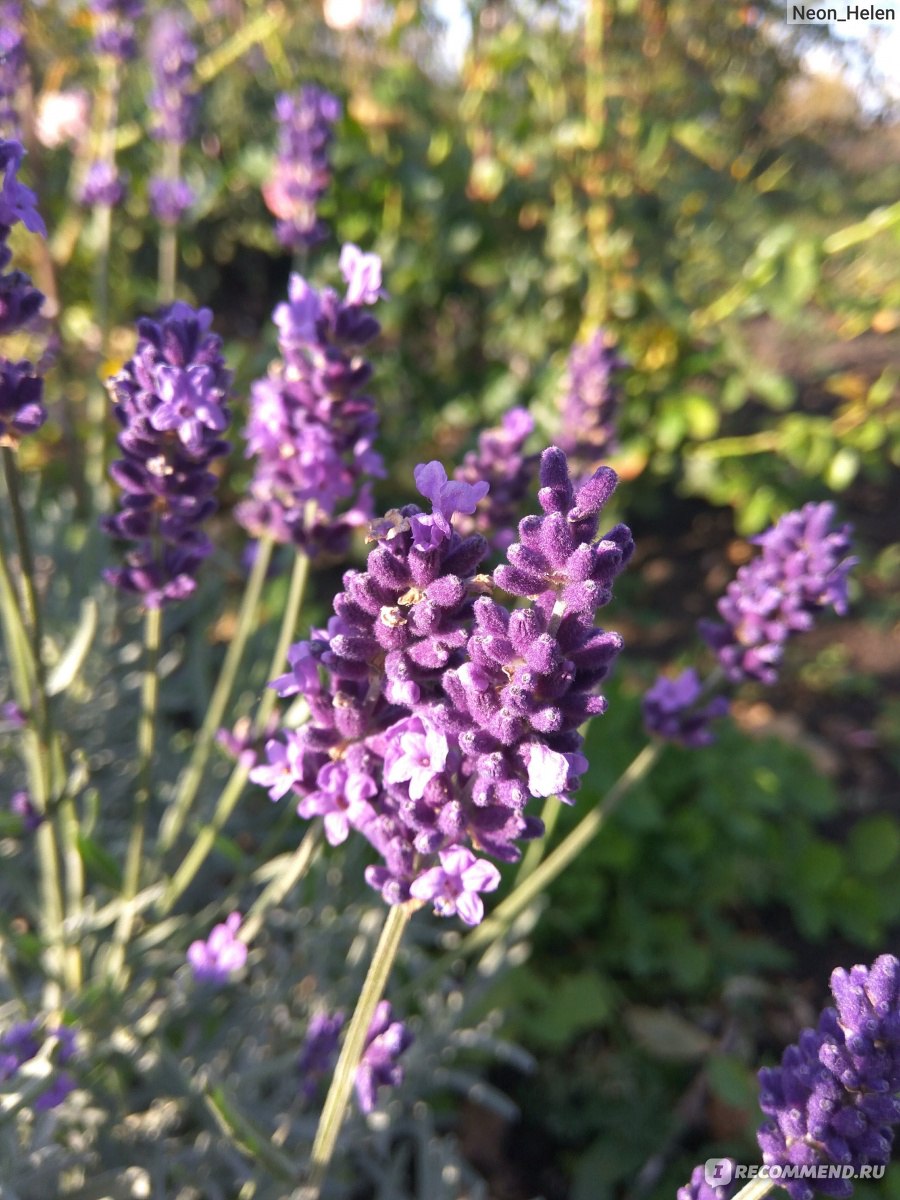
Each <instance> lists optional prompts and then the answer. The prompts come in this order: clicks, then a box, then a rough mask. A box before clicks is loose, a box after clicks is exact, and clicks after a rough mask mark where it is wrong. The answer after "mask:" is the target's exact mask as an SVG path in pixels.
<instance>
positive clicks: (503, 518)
mask: <svg viewBox="0 0 900 1200" xmlns="http://www.w3.org/2000/svg"><path fill="white" fill-rule="evenodd" d="M533 432H534V418H533V417H532V415H531V413H529V412H528V411H527V409H524V408H511V409H510V410H509V412H507V413H505V414H504V416H503V420H502V422H501V424H500V425H499V426H498V427H497V428H494V429H486V430H485V431H484V432H483V433H482V434H480V435H479V438H478V448H477V450H470V451H469V453H468V454H467V455H466V456H465V458H464V459H463V461H462V465H461V466H459V467H457V468H456V470H455V471H454V472H453V475H454V478H455V479H459V480H461V481H462V482H463V483H472V484H474V483H478V482H480V481H483V482H485V483H487V484H488V485H489V486H490V489H491V490H490V491H489V492H488V494H487V495H486V496H485V497H484V499H483V500H481V501H480V502H479V504H478V507H477V508H476V510H475V512H474V514H473V515H472V516H471V517H461V518H460V519H459V520H458V521H457V528H458V529H459V531H460V533H474V532H478V533H482V534H484V536H485V537H486V538H487V539H488V543H489V544H490V546H491V549H492V550H499V551H501V552H502V551H504V550H506V549H507V547H508V546H509V545H511V543H512V542H514V541H515V539H516V518H517V517H518V514H519V512H520V511H521V507H522V502H523V500H524V499H525V497H526V495H527V494H528V490H529V488H530V487H531V483H532V480H533V479H534V474H535V471H536V470H537V455H536V454H526V453H525V450H524V446H525V443H526V442H527V441H528V439H529V437H530V436H531V434H532V433H533Z"/></svg>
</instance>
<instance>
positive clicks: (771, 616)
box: [644, 503, 857, 746]
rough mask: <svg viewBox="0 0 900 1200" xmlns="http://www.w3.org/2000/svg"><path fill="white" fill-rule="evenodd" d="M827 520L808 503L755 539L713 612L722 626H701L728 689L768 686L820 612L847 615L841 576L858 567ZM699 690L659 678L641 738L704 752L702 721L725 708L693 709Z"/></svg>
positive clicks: (696, 683)
mask: <svg viewBox="0 0 900 1200" xmlns="http://www.w3.org/2000/svg"><path fill="white" fill-rule="evenodd" d="M833 518H834V505H832V504H828V503H821V504H807V505H805V506H804V507H803V508H801V509H799V510H797V511H794V512H789V513H786V514H785V516H783V517H782V518H781V519H780V520H779V521H778V522H777V523H776V524H775V525H774V526H773V527H772V528H771V529H768V530H766V532H765V533H762V534H760V536H759V537H757V538H754V539H753V540H754V542H755V544H756V545H758V546H760V547H761V548H762V553H761V554H759V555H758V556H757V557H756V558H755V559H753V560H752V562H749V563H747V565H746V566H743V567H741V568H740V570H739V571H738V573H737V577H736V578H735V579H734V581H733V582H732V583H730V584H729V585H728V588H727V590H726V592H725V595H724V596H723V597H722V599H721V600H720V601H719V606H718V607H719V613H720V615H721V616H722V618H723V620H722V621H721V622H715V621H702V622H701V623H700V632H701V635H702V636H703V638H704V639H705V640H706V642H707V643H708V644H709V645H710V646H711V647H712V649H713V650H714V651H715V653H716V656H717V658H718V660H719V665H720V667H721V668H722V670H723V672H724V675H725V678H726V679H727V680H728V681H729V682H730V683H733V684H736V683H742V682H744V681H746V680H755V681H757V682H759V683H765V684H773V683H775V681H776V680H777V678H778V669H779V666H780V665H781V659H782V655H783V653H784V646H785V643H786V642H787V641H788V639H789V638H790V637H792V636H793V635H794V634H795V633H802V632H804V631H805V630H808V629H811V628H812V625H813V622H814V621H815V618H816V617H817V616H818V614H819V613H820V612H822V611H823V610H824V609H826V608H833V609H834V611H835V612H836V613H839V614H843V613H845V612H846V611H847V577H848V575H849V573H850V571H851V569H852V568H853V566H854V565H855V564H856V561H857V560H856V559H855V558H851V557H849V556H848V551H849V549H850V532H851V530H850V526H849V525H841V526H839V527H837V528H834V529H833V528H832V527H831V526H832V521H833ZM703 690H704V689H703V687H702V685H701V683H700V680H699V679H698V677H697V674H696V672H694V671H685V672H683V674H681V675H679V676H678V678H677V679H668V678H665V677H663V678H660V679H659V680H658V681H657V682H656V683H655V684H654V686H653V687H652V688H651V689H650V690H649V691H648V692H647V694H646V696H645V697H644V724H645V726H646V728H647V729H648V731H649V732H650V733H652V734H655V735H656V736H657V737H662V738H668V739H670V740H673V741H678V742H681V743H682V744H683V745H686V746H705V745H708V744H709V742H710V741H712V740H713V739H712V733H711V731H710V729H709V722H710V721H711V720H713V719H714V718H716V717H720V716H723V715H724V713H725V712H727V709H728V703H727V701H726V700H725V699H724V698H723V697H716V698H714V699H712V700H710V701H709V702H708V703H706V704H705V705H704V704H701V703H699V701H700V700H701V697H702V693H703Z"/></svg>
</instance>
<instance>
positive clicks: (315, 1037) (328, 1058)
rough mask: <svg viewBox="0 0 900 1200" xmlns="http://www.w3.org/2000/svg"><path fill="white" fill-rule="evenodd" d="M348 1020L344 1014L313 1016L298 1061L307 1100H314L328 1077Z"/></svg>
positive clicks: (302, 1087)
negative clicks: (322, 1082)
mask: <svg viewBox="0 0 900 1200" xmlns="http://www.w3.org/2000/svg"><path fill="white" fill-rule="evenodd" d="M345 1020H346V1018H345V1017H344V1014H343V1013H342V1012H336V1013H334V1015H333V1016H330V1015H329V1014H328V1013H316V1014H315V1015H314V1016H312V1017H310V1020H309V1025H308V1026H307V1027H306V1037H305V1038H304V1039H303V1046H302V1048H301V1050H300V1055H299V1057H298V1059H297V1070H298V1071H299V1073H300V1090H301V1092H302V1093H303V1097H304V1099H305V1100H307V1101H310V1100H314V1099H315V1096H316V1092H317V1091H318V1089H319V1084H320V1083H321V1081H322V1080H323V1079H324V1078H325V1076H326V1075H329V1074H330V1073H331V1071H332V1070H333V1068H334V1064H335V1060H336V1059H337V1051H338V1041H339V1039H340V1036H341V1030H342V1029H343V1028H344V1023H345Z"/></svg>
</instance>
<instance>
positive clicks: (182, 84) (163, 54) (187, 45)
mask: <svg viewBox="0 0 900 1200" xmlns="http://www.w3.org/2000/svg"><path fill="white" fill-rule="evenodd" d="M147 52H148V57H149V59H150V67H151V71H152V74H153V90H152V92H151V93H150V97H149V104H150V109H151V111H152V113H153V119H152V123H151V126H150V132H151V134H152V136H153V137H155V138H156V139H157V140H158V141H160V142H162V143H163V144H164V145H165V146H166V147H167V150H166V164H167V167H168V168H169V169H168V170H167V171H166V172H165V173H164V174H163V175H161V176H156V177H155V178H154V179H152V180H151V181H150V207H151V209H152V211H153V214H154V216H155V217H156V218H157V220H159V221H161V222H162V223H163V224H166V225H175V224H177V223H178V221H180V220H181V218H182V216H184V213H185V212H186V211H187V209H188V208H190V206H191V204H193V202H194V193H193V190H192V188H191V187H190V185H189V184H188V183H187V182H186V181H185V180H183V179H180V178H178V176H177V170H178V165H177V164H178V158H179V153H180V150H181V148H182V147H183V146H185V145H186V144H187V141H188V139H189V138H190V136H191V133H192V131H193V127H194V122H195V118H196V114H197V102H198V98H197V94H196V91H195V85H194V67H195V65H196V62H197V50H196V48H195V46H194V44H193V42H192V41H191V39H190V36H189V34H188V31H187V28H186V26H185V23H184V20H183V18H182V17H181V15H180V13H178V12H177V11H175V10H174V9H164V10H163V11H162V12H161V13H159V14H158V16H157V17H156V18H155V20H154V22H153V26H152V28H151V30H150V39H149V43H148V47H147ZM173 163H174V167H173Z"/></svg>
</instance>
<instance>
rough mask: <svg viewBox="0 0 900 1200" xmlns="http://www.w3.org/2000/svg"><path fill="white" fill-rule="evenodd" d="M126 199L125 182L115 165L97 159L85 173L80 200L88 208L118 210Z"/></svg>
mask: <svg viewBox="0 0 900 1200" xmlns="http://www.w3.org/2000/svg"><path fill="white" fill-rule="evenodd" d="M124 199H125V180H124V178H123V176H122V174H121V173H120V172H119V171H118V170H117V169H116V165H115V163H112V162H105V161H104V160H103V159H99V158H98V159H96V160H95V161H94V162H92V163H91V165H90V166H89V167H88V169H87V171H86V172H85V176H84V180H83V181H82V184H81V187H80V189H79V192H78V200H79V202H80V203H81V204H83V205H84V206H85V207H86V208H117V207H118V206H119V205H120V204H121V203H122V201H123V200H124Z"/></svg>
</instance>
